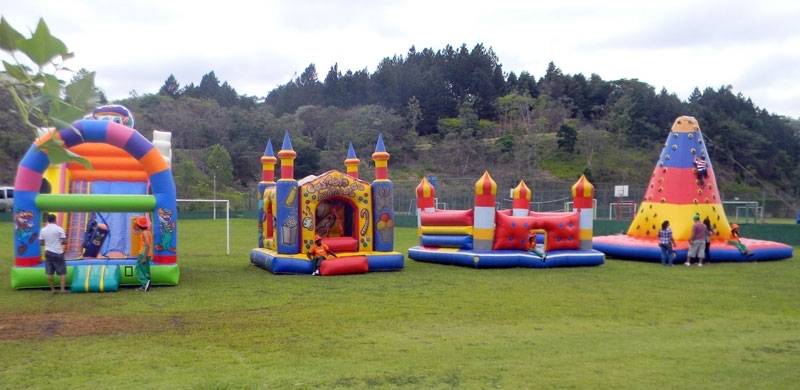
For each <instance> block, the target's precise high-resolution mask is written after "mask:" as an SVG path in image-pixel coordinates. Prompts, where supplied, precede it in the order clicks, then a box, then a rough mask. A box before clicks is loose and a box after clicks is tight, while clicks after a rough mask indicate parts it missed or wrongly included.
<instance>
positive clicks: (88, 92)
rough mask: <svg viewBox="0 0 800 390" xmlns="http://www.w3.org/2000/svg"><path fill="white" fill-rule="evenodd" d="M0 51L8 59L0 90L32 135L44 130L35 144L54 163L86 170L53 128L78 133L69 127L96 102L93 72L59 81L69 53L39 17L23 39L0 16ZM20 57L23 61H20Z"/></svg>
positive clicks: (0, 78)
mask: <svg viewBox="0 0 800 390" xmlns="http://www.w3.org/2000/svg"><path fill="white" fill-rule="evenodd" d="M0 49H2V51H3V52H5V53H6V54H8V56H9V57H10V59H11V60H12V61H11V62H9V61H6V60H3V71H2V72H0V86H1V87H2V88H5V89H7V90H8V91H9V93H10V94H11V96H12V98H13V99H14V104H15V106H16V111H17V114H18V115H19V117H20V120H21V121H22V123H23V124H25V125H26V126H27V127H28V128H29V129H31V130H33V131H34V134H38V132H39V129H42V128H44V129H48V131H49V135H48V136H45V137H43V138H41V140H40V142H38V144H37V146H38V147H39V149H41V150H42V151H44V152H46V153H47V154H48V156H49V157H50V162H51V163H53V164H59V163H64V162H77V163H80V164H83V165H84V166H87V167H89V162H88V160H86V159H83V158H82V157H80V156H78V155H76V154H74V153H72V152H70V151H69V150H67V149H66V148H65V147H64V143H63V141H61V140H60V139H59V138H58V137H54V134H55V128H67V129H72V131H76V132H77V130H76V129H75V128H74V127H73V126H72V123H73V122H74V121H76V120H78V119H80V118H81V117H82V116H83V115H84V113H85V112H87V111H88V110H89V109H90V108H91V107H92V106H94V105H95V104H96V102H97V93H96V89H95V86H94V72H80V73H79V74H78V76H77V77H75V78H73V79H72V81H71V82H70V83H69V84H67V83H66V82H64V81H63V80H61V79H59V78H58V74H59V73H61V72H72V71H71V70H70V69H69V68H67V67H65V66H64V62H65V61H67V60H68V59H70V58H72V57H73V54H72V53H70V52H69V51H68V50H67V46H66V45H65V44H64V42H62V41H61V40H60V39H58V38H57V37H55V36H53V35H51V34H50V29H49V28H48V27H47V24H46V23H45V21H44V19H39V23H38V24H37V26H36V30H35V31H33V32H32V33H31V34H30V37H25V36H24V35H23V34H21V33H20V32H18V31H17V30H15V29H14V28H13V27H12V26H11V25H10V24H9V23H8V22H7V21H6V19H5V18H4V17H0ZM20 53H21V54H23V55H24V57H25V58H26V59H25V60H24V61H21V60H20V59H19V56H18V54H20Z"/></svg>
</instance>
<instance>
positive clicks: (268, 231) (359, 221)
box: [250, 132, 403, 275]
mask: <svg viewBox="0 0 800 390" xmlns="http://www.w3.org/2000/svg"><path fill="white" fill-rule="evenodd" d="M296 156H297V153H296V152H295V151H294V150H293V149H292V142H291V138H290V137H289V133H288V132H286V134H285V135H284V138H283V144H282V146H281V150H280V151H278V153H277V158H276V156H275V153H274V151H273V148H272V141H268V142H267V147H266V150H265V151H264V155H263V156H262V157H261V164H262V180H261V182H260V183H259V185H258V191H259V194H260V199H259V202H258V207H259V218H258V248H255V249H253V250H252V251H251V252H250V262H251V263H252V264H254V265H256V266H258V267H260V268H263V269H266V270H268V271H270V272H272V273H274V274H311V273H312V272H313V271H314V270H313V264H312V262H311V261H310V260H309V259H308V257H307V255H306V253H307V252H308V250H309V249H310V248H311V244H312V243H313V240H314V237H315V235H319V236H321V237H322V242H323V243H325V244H327V245H328V246H329V247H330V248H331V250H332V251H334V252H335V253H336V254H337V255H338V258H334V259H329V260H324V261H322V263H321V265H320V274H322V275H345V274H359V273H366V272H374V271H394V270H400V269H402V268H403V255H402V254H401V253H399V252H396V251H394V207H393V201H394V193H393V186H392V182H391V181H390V180H389V168H388V160H389V157H390V156H389V153H388V152H387V151H386V147H385V145H384V143H383V137H382V136H381V135H379V136H378V141H377V143H376V146H375V152H374V153H373V154H372V160H373V161H374V163H375V180H374V181H373V182H372V183H369V182H366V181H364V180H361V179H360V178H359V173H358V166H359V163H360V160H359V159H358V157H357V156H356V154H355V150H354V149H353V145H352V144H350V146H349V149H348V153H347V158H346V159H345V161H344V163H345V166H346V173H342V172H339V171H337V170H330V171H327V172H325V173H322V174H320V175H318V176H314V175H311V176H308V177H305V178H303V179H301V180H299V181H298V180H295V179H294V159H295V158H296ZM278 160H280V163H281V166H280V176H281V177H280V179H279V180H278V181H277V182H276V181H275V164H276V162H277V161H278Z"/></svg>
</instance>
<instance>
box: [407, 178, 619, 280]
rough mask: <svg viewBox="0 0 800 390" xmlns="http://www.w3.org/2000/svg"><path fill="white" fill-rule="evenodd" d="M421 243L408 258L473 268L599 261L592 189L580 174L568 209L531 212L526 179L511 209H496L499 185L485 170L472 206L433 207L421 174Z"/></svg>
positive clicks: (601, 257) (432, 192)
mask: <svg viewBox="0 0 800 390" xmlns="http://www.w3.org/2000/svg"><path fill="white" fill-rule="evenodd" d="M416 192H417V224H418V233H419V238H420V245H419V246H415V247H413V248H410V249H409V250H408V257H410V258H412V259H414V260H417V261H425V262H432V263H440V264H452V265H460V266H465V267H473V268H508V267H525V268H551V267H577V266H594V265H600V264H603V261H604V255H603V253H601V252H598V251H595V250H592V247H591V246H592V244H591V243H592V220H593V216H594V209H593V207H594V206H593V199H594V187H593V186H592V184H591V183H590V182H589V180H587V179H586V177H585V176H581V178H580V179H579V180H578V181H577V182H576V183H575V185H573V186H572V196H573V199H574V202H573V204H574V210H573V211H571V212H534V211H530V209H529V207H530V201H531V190H530V189H529V188H528V186H527V185H526V184H525V182H524V181H520V183H519V184H518V185H517V187H515V188H514V189H512V190H511V195H512V202H513V203H512V209H511V210H498V209H497V207H496V197H497V184H496V183H495V181H494V180H493V179H492V177H491V176H490V175H489V173H488V172H484V174H483V176H481V178H480V179H478V181H477V182H475V206H474V207H473V208H471V209H468V210H437V209H436V207H435V198H436V189H435V188H434V187H433V186H432V185H431V183H430V182H429V181H428V180H427V179H426V178H424V177H423V179H422V182H420V184H419V185H418V186H417V189H416Z"/></svg>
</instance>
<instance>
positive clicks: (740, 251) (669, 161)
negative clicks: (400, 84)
mask: <svg viewBox="0 0 800 390" xmlns="http://www.w3.org/2000/svg"><path fill="white" fill-rule="evenodd" d="M696 161H697V162H700V161H704V162H705V165H706V167H707V168H706V171H707V174H706V175H705V176H703V175H699V174H698V172H697V168H696ZM701 164H702V163H701ZM695 215H699V216H700V220H701V221H703V220H705V219H706V218H708V220H709V222H710V224H711V227H712V229H713V230H714V235H713V238H712V244H711V249H710V257H711V261H715V262H716V261H755V260H777V259H784V258H788V257H792V247H791V246H788V245H785V244H781V243H777V242H772V241H763V240H753V239H746V238H738V237H735V234H733V233H732V229H731V227H732V226H733V225H731V224H730V223H729V222H728V218H727V217H726V215H725V210H724V208H723V207H722V201H721V199H720V195H719V188H718V187H717V180H716V177H715V175H714V166H713V164H712V163H711V157H710V156H709V154H708V149H707V148H706V144H705V142H704V140H703V133H702V132H701V131H700V126H699V125H698V123H697V120H696V119H695V118H693V117H690V116H681V117H679V118H677V119H676V120H675V123H674V124H673V125H672V131H671V132H670V133H669V135H668V136H667V141H666V143H665V144H664V149H663V150H662V151H661V155H660V156H659V158H658V162H657V163H656V166H655V168H654V169H653V173H652V175H651V176H650V183H649V184H648V186H647V191H646V192H645V195H644V199H643V200H642V203H641V204H640V205H639V208H638V210H637V212H636V216H635V218H634V219H633V222H631V225H630V227H629V228H628V232H627V234H624V235H614V236H601V237H595V238H594V240H593V246H594V249H597V250H600V251H602V252H604V253H605V254H607V255H609V256H612V257H617V258H622V259H632V260H648V261H660V259H661V250H660V248H659V247H658V232H659V230H661V224H662V223H663V222H664V221H667V220H668V221H669V223H670V228H671V229H672V233H673V237H674V239H675V241H676V243H677V247H676V248H675V249H676V252H677V259H676V260H678V261H683V260H685V259H686V253H687V251H688V241H689V239H690V237H691V234H692V224H693V223H694V221H693V217H694V216H695Z"/></svg>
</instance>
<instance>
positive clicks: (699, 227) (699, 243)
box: [658, 214, 750, 267]
mask: <svg viewBox="0 0 800 390" xmlns="http://www.w3.org/2000/svg"><path fill="white" fill-rule="evenodd" d="M692 219H693V220H694V224H693V225H692V235H691V237H690V238H689V252H688V253H687V254H686V261H685V262H684V263H683V265H685V266H687V267H689V266H691V265H692V263H693V262H695V263H697V266H698V267H702V266H703V263H707V262H710V261H711V239H712V237H713V236H714V229H713V228H712V227H711V221H710V220H709V219H708V218H706V219H704V220H703V222H700V214H695V215H694V217H692ZM731 238H732V240H731V241H729V242H728V243H729V244H731V245H733V246H735V247H736V249H738V250H739V252H740V253H742V254H743V255H745V256H749V255H750V252H749V251H748V250H747V247H746V246H745V245H744V244H742V241H741V240H740V237H739V225H737V224H735V223H734V224H731ZM658 246H659V247H660V248H661V265H665V266H672V265H673V264H672V262H673V260H675V257H677V253H675V246H676V243H675V239H674V238H673V237H672V229H670V227H669V221H664V222H662V223H661V230H660V231H659V232H658Z"/></svg>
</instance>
